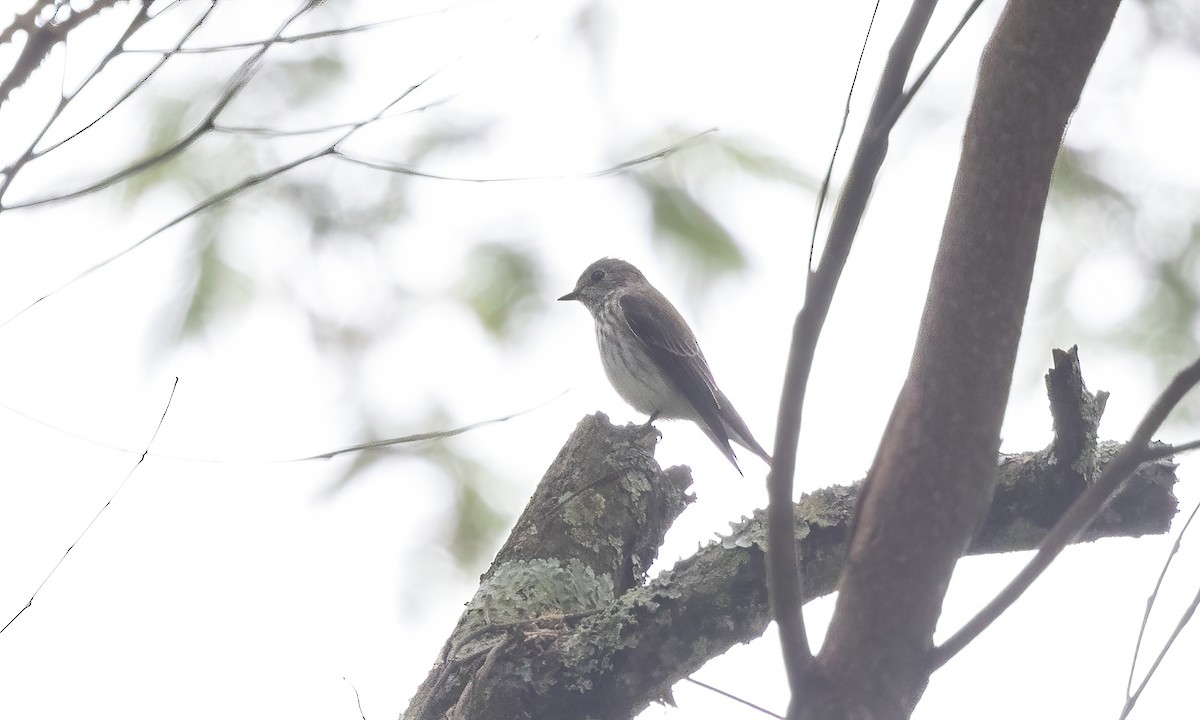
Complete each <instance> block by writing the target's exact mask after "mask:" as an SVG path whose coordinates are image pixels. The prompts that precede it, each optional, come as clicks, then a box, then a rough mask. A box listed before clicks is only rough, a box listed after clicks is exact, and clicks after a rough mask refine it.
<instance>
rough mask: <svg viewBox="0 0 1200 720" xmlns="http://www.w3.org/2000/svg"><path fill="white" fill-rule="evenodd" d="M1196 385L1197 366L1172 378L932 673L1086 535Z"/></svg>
mask: <svg viewBox="0 0 1200 720" xmlns="http://www.w3.org/2000/svg"><path fill="white" fill-rule="evenodd" d="M1197 383H1200V360H1197V361H1196V362H1194V363H1192V364H1191V365H1190V366H1188V367H1187V368H1186V369H1185V370H1184V371H1183V372H1181V373H1179V374H1178V375H1176V376H1175V379H1174V380H1172V381H1171V384H1170V385H1168V386H1167V389H1166V390H1164V391H1163V393H1162V395H1160V396H1159V397H1158V399H1157V400H1156V401H1155V403H1154V405H1153V406H1151V408H1150V410H1149V411H1148V412H1147V413H1146V417H1145V418H1143V419H1142V422H1141V423H1140V424H1139V425H1138V427H1137V430H1136V431H1135V432H1134V433H1133V437H1132V438H1131V439H1130V441H1129V443H1128V444H1127V445H1125V447H1123V448H1122V449H1121V452H1119V453H1118V454H1117V456H1116V457H1115V458H1113V460H1112V461H1111V462H1109V463H1108V464H1107V465H1106V466H1105V468H1104V472H1102V473H1101V474H1100V478H1099V479H1098V480H1097V481H1096V482H1095V483H1093V484H1092V485H1091V486H1089V487H1088V488H1087V491H1086V492H1084V493H1083V495H1081V496H1080V497H1079V498H1078V499H1077V500H1076V501H1075V502H1074V503H1073V504H1072V505H1071V507H1070V509H1068V510H1067V512H1066V514H1064V515H1063V516H1062V518H1061V519H1060V520H1059V521H1058V523H1057V524H1055V526H1054V528H1053V529H1052V530H1051V531H1050V533H1049V534H1048V535H1046V538H1045V539H1044V540H1043V541H1042V543H1041V545H1040V546H1039V547H1038V552H1037V554H1036V555H1034V557H1033V559H1032V560H1030V561H1029V564H1028V565H1026V566H1025V567H1024V568H1022V569H1021V572H1019V573H1018V574H1017V576H1016V577H1015V578H1013V580H1012V582H1010V583H1009V584H1008V585H1007V586H1006V587H1005V588H1004V589H1003V590H1001V591H1000V593H999V594H998V595H996V597H995V598H994V599H993V600H992V601H991V602H990V603H988V604H987V606H986V607H984V608H983V609H982V610H980V611H979V613H978V614H977V615H975V617H973V618H971V619H970V620H969V621H968V622H967V624H966V625H964V626H963V627H962V629H961V630H959V631H958V632H956V633H954V635H953V636H951V637H950V639H948V640H947V641H946V642H945V643H943V644H942V645H940V646H939V647H938V648H937V649H936V650H935V651H934V652H933V658H932V662H933V666H934V667H940V666H941V665H943V664H945V663H946V661H947V660H949V659H950V658H952V657H954V656H955V655H956V654H958V652H959V651H961V650H962V649H963V648H964V647H966V646H967V645H968V644H969V643H970V642H971V641H972V640H974V639H975V638H976V637H978V636H979V634H980V633H981V632H983V631H984V630H985V629H987V627H988V626H989V625H991V624H992V622H993V621H994V620H995V619H996V618H998V617H1000V615H1001V614H1002V613H1003V612H1004V611H1005V610H1007V609H1008V608H1009V606H1011V605H1012V604H1013V603H1014V602H1016V600H1017V598H1019V597H1021V595H1022V594H1024V592H1025V591H1026V590H1027V589H1028V588H1029V586H1030V585H1032V584H1033V581H1034V580H1036V579H1037V578H1038V576H1040V575H1041V574H1042V572H1043V571H1044V570H1045V569H1046V568H1047V567H1049V566H1050V563H1051V562H1053V561H1054V558H1056V557H1058V555H1059V553H1061V552H1062V550H1063V548H1064V547H1066V546H1067V545H1068V544H1069V543H1071V542H1072V541H1074V540H1075V538H1076V537H1078V536H1079V534H1080V533H1082V532H1083V531H1084V530H1086V529H1087V527H1088V525H1089V524H1090V523H1091V522H1092V520H1093V519H1094V518H1095V517H1096V516H1097V515H1098V514H1099V513H1100V510H1101V509H1102V508H1103V507H1104V505H1105V503H1106V502H1107V501H1108V498H1109V496H1110V495H1112V494H1113V493H1114V492H1115V491H1116V489H1117V488H1118V487H1119V486H1120V484H1121V483H1122V482H1124V481H1125V479H1126V478H1127V477H1129V475H1130V473H1132V472H1133V471H1134V470H1135V469H1136V468H1137V467H1138V466H1139V465H1140V464H1141V463H1143V462H1145V461H1146V460H1147V459H1148V458H1149V457H1151V456H1152V455H1153V454H1154V453H1155V450H1156V448H1154V447H1152V446H1151V444H1150V441H1151V438H1152V437H1153V434H1154V433H1155V432H1157V431H1158V428H1159V426H1161V425H1162V423H1163V421H1164V420H1166V418H1167V414H1168V413H1169V412H1170V411H1171V409H1172V408H1174V407H1175V406H1176V405H1177V404H1179V401H1180V400H1182V399H1183V396H1184V395H1185V394H1187V392H1188V391H1189V390H1191V389H1192V388H1193V387H1195V386H1196V384H1197Z"/></svg>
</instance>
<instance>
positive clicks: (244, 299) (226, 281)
mask: <svg viewBox="0 0 1200 720" xmlns="http://www.w3.org/2000/svg"><path fill="white" fill-rule="evenodd" d="M225 217H226V215H225V213H224V212H219V211H214V212H212V213H209V214H207V215H203V216H201V219H200V222H199V227H198V228H197V230H196V234H195V235H194V236H193V239H192V242H193V243H194V244H195V246H196V264H195V268H194V274H195V283H194V285H193V286H192V292H191V296H190V297H189V299H188V303H187V309H186V311H185V312H184V318H183V328H182V329H183V332H184V334H185V335H186V334H191V333H195V332H197V331H199V330H202V329H204V328H205V327H207V325H208V324H209V322H210V321H212V320H213V319H214V318H215V317H218V316H220V315H221V314H222V313H228V312H231V311H235V310H237V309H240V308H242V307H244V306H245V305H246V304H248V303H249V301H250V300H251V299H252V298H253V296H254V287H255V284H254V280H253V279H252V278H249V277H246V276H245V275H244V274H242V273H241V272H238V271H237V270H235V269H234V268H233V267H231V266H230V265H229V264H228V263H226V262H225V259H224V257H223V256H222V254H221V250H220V236H221V229H222V227H223V226H224V220H225Z"/></svg>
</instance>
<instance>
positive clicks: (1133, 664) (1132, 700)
mask: <svg viewBox="0 0 1200 720" xmlns="http://www.w3.org/2000/svg"><path fill="white" fill-rule="evenodd" d="M1198 510H1200V503H1197V504H1196V507H1194V508H1192V512H1191V514H1190V515H1188V519H1187V522H1185V523H1184V524H1183V529H1181V530H1180V531H1179V535H1178V536H1177V537H1176V538H1175V543H1174V544H1173V545H1171V552H1170V553H1168V554H1167V560H1166V562H1164V563H1163V566H1162V572H1160V573H1159V574H1158V581H1157V582H1155V583H1154V590H1153V591H1151V593H1150V597H1148V598H1146V612H1145V613H1143V614H1142V625H1141V627H1140V628H1138V636H1137V642H1136V643H1135V644H1134V646H1133V657H1132V658H1131V659H1130V660H1129V680H1128V681H1126V683H1125V706H1124V708H1122V709H1121V718H1120V720H1125V717H1126V716H1128V715H1129V712H1130V711H1131V710H1133V706H1134V704H1136V703H1137V700H1138V697H1139V696H1140V695H1141V694H1142V690H1143V689H1144V688H1145V687H1146V684H1147V683H1149V682H1150V677H1151V676H1152V675H1153V674H1154V671H1155V669H1156V668H1157V667H1158V664H1159V662H1160V661H1161V660H1162V658H1163V656H1164V655H1166V651H1167V648H1169V647H1170V645H1171V643H1170V642H1168V643H1167V645H1166V647H1164V648H1163V649H1162V651H1161V652H1160V653H1159V655H1158V659H1157V660H1155V661H1154V665H1153V666H1151V668H1150V670H1149V671H1148V672H1147V673H1146V677H1144V678H1142V682H1141V684H1140V685H1138V689H1137V692H1136V693H1135V692H1133V673H1134V670H1135V669H1136V668H1137V661H1138V654H1139V653H1140V652H1141V650H1142V639H1143V638H1144V637H1145V635H1146V625H1148V624H1149V623H1150V611H1151V610H1153V609H1154V602H1155V600H1157V599H1158V590H1159V588H1161V587H1162V584H1163V580H1164V579H1165V578H1166V577H1167V570H1169V569H1170V567H1171V561H1172V560H1174V559H1175V555H1176V554H1177V553H1178V552H1179V546H1180V545H1181V544H1182V543H1183V536H1184V535H1186V534H1187V531H1188V528H1189V527H1190V526H1191V524H1192V521H1193V520H1195V519H1196V511H1198ZM1189 615H1190V613H1189ZM1175 634H1178V632H1176V633H1175ZM1174 639H1175V636H1174V635H1172V636H1171V641H1174Z"/></svg>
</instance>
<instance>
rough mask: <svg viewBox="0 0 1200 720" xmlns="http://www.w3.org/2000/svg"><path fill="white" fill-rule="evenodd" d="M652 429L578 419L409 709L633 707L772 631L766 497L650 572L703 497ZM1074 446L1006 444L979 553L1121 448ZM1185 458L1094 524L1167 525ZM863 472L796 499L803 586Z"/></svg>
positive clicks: (1152, 466) (1008, 547)
mask: <svg viewBox="0 0 1200 720" xmlns="http://www.w3.org/2000/svg"><path fill="white" fill-rule="evenodd" d="M1055 358H1056V363H1059V364H1058V368H1057V369H1056V370H1055V371H1052V374H1051V376H1048V380H1047V383H1048V386H1049V388H1050V394H1051V396H1052V397H1053V396H1055V395H1057V396H1059V397H1060V398H1069V397H1073V398H1074V400H1073V401H1065V400H1064V401H1061V402H1059V403H1058V408H1059V409H1058V410H1056V411H1055V418H1056V419H1055V427H1056V428H1063V429H1067V430H1066V432H1068V433H1074V435H1072V436H1075V435H1078V433H1076V432H1075V431H1076V430H1077V429H1078V428H1084V427H1091V428H1092V429H1093V431H1094V428H1095V423H1096V422H1097V421H1098V420H1099V414H1098V413H1095V412H1092V411H1090V410H1089V408H1092V409H1094V406H1095V397H1096V396H1093V395H1091V394H1090V393H1088V392H1087V391H1086V389H1085V388H1084V386H1083V383H1082V380H1081V379H1080V380H1079V381H1078V382H1077V383H1073V378H1079V377H1080V376H1079V370H1078V359H1077V358H1076V357H1075V355H1074V352H1073V351H1072V352H1071V353H1057V352H1056V356H1055ZM1072 414H1074V415H1075V417H1074V419H1072V417H1071V415H1072ZM1083 435H1085V436H1086V435H1088V433H1087V432H1086V431H1085V432H1084V433H1083ZM1092 436H1093V437H1094V434H1093V435H1092ZM655 440H656V434H655V431H654V430H653V429H652V428H646V427H644V426H634V425H631V426H626V427H622V428H617V427H613V426H611V425H610V424H608V422H607V420H606V418H604V416H603V415H593V416H590V417H587V418H585V419H584V420H583V421H582V422H581V423H580V425H579V428H578V429H577V430H576V432H575V433H574V435H572V437H571V439H570V440H568V442H567V445H566V446H565V447H564V448H563V451H562V452H561V453H560V454H559V457H558V459H557V460H555V462H554V464H553V465H552V466H551V468H550V470H549V471H548V472H547V473H546V476H545V478H544V479H543V480H542V483H541V485H540V486H539V487H538V489H537V490H536V491H535V493H534V497H533V499H532V500H531V501H530V504H529V506H528V508H527V509H526V511H525V513H524V514H523V515H522V517H521V519H520V520H519V521H518V523H517V526H516V527H515V528H514V530H513V533H512V535H511V536H510V538H509V541H508V543H506V545H505V546H504V548H503V549H502V550H501V551H500V553H499V554H498V555H497V558H496V561H495V563H494V564H493V566H492V568H491V569H490V570H489V571H488V572H487V573H485V574H484V575H483V577H482V579H481V584H480V588H479V591H478V593H477V595H476V597H475V599H473V600H472V601H471V602H470V603H469V604H468V606H467V609H466V611H465V612H464V613H463V617H462V619H461V620H460V622H459V626H458V628H457V629H456V630H455V631H454V633H453V634H452V636H451V638H450V639H449V640H448V641H447V643H446V647H445V648H444V649H443V651H442V653H441V656H440V657H439V659H438V662H437V664H436V665H435V666H434V668H433V670H432V671H431V672H430V674H429V677H428V678H427V679H426V681H425V683H424V684H423V685H422V687H421V688H420V690H419V691H418V693H417V695H416V696H415V697H414V698H413V701H412V703H411V705H410V707H409V709H408V711H407V712H406V713H405V716H404V717H406V718H410V719H411V718H442V717H446V716H447V715H448V716H450V717H453V718H464V719H466V718H481V719H482V718H489V719H490V718H521V717H530V718H551V719H558V718H563V719H567V718H571V719H582V718H628V717H631V716H633V715H635V714H636V713H637V712H639V711H640V710H642V709H643V708H645V707H646V706H647V705H648V704H649V703H651V702H653V701H655V700H656V699H662V698H669V697H670V689H671V686H672V685H673V684H674V683H676V682H678V681H679V680H680V679H681V678H683V677H684V676H686V675H689V674H691V673H692V672H694V671H695V670H697V669H699V668H700V667H701V666H702V665H703V664H704V663H705V662H706V661H708V660H709V659H711V658H713V657H716V656H718V655H721V654H723V653H724V652H725V651H726V650H728V649H729V648H730V647H732V646H733V645H735V644H737V643H744V642H748V641H750V640H752V639H754V638H756V637H758V636H759V635H761V634H762V632H763V631H764V630H765V629H766V627H767V624H768V622H769V620H770V612H769V608H768V603H767V592H766V570H765V565H764V557H765V555H764V548H765V547H766V543H767V540H766V525H765V517H764V513H763V512H762V511H759V512H757V513H755V515H754V516H753V517H751V518H749V519H743V520H742V521H741V522H739V523H737V524H735V525H734V527H733V529H732V532H731V533H730V534H729V535H728V536H727V537H723V538H720V539H719V540H717V541H715V542H713V543H711V544H709V545H708V546H706V547H704V548H701V549H700V550H698V551H697V552H696V554H695V555H693V556H691V557H689V558H687V559H685V560H681V561H680V562H678V563H676V564H675V566H674V567H673V568H671V569H670V570H666V571H664V572H662V573H660V574H659V575H658V576H657V577H655V578H654V579H653V580H651V581H649V582H646V581H645V578H644V577H643V575H642V573H641V571H640V569H643V568H645V566H646V564H647V563H648V562H649V560H650V559H651V558H652V557H653V552H652V550H648V548H652V547H656V546H657V543H658V542H659V541H661V537H662V533H663V532H664V531H665V528H666V527H667V525H669V523H670V522H671V521H672V520H674V518H675V517H676V516H677V515H678V513H679V512H680V511H681V510H682V508H683V506H684V505H685V504H686V502H688V501H689V500H690V498H689V497H688V496H687V495H686V489H687V486H688V483H689V482H690V478H689V475H688V473H687V472H686V470H684V469H681V468H672V469H671V470H668V471H667V472H665V473H662V472H661V471H659V470H658V467H657V465H656V464H654V461H653V458H652V455H651V453H652V451H653V446H654V443H655ZM1065 444H1066V441H1063V442H1060V441H1059V439H1058V438H1057V437H1056V439H1055V442H1054V443H1053V444H1052V445H1051V446H1050V447H1049V448H1047V449H1045V450H1041V451H1036V452H1029V453H1021V454H1017V455H1003V456H1001V457H1000V462H999V465H998V467H999V469H998V475H999V484H998V489H997V493H996V502H995V503H993V505H992V508H991V511H990V512H989V514H988V516H987V518H986V520H985V521H984V523H983V525H982V527H981V529H980V532H979V534H978V536H977V538H976V541H975V542H974V543H973V544H972V545H971V547H970V549H969V551H968V552H971V553H983V552H1005V551H1012V550H1028V549H1032V548H1034V547H1035V546H1036V545H1037V543H1038V541H1039V540H1040V539H1041V536H1042V535H1043V534H1044V533H1045V531H1046V529H1048V527H1049V526H1050V525H1052V524H1053V522H1054V521H1055V520H1056V519H1057V516H1056V515H1054V514H1053V512H1048V511H1047V510H1046V508H1056V509H1058V510H1057V511H1058V512H1061V509H1062V508H1065V507H1066V506H1067V505H1069V504H1070V502H1071V500H1073V499H1074V497H1077V496H1078V495H1079V493H1081V492H1082V491H1083V489H1084V486H1085V484H1084V483H1076V482H1065V481H1064V477H1066V476H1068V475H1071V476H1072V477H1074V476H1077V474H1076V473H1075V471H1074V470H1073V469H1072V468H1074V467H1076V466H1090V467H1096V468H1101V467H1103V465H1104V463H1105V462H1107V460H1108V459H1109V458H1111V457H1112V455H1113V454H1115V452H1116V450H1117V448H1118V446H1117V445H1116V444H1115V443H1095V442H1090V443H1089V442H1085V443H1077V444H1076V445H1075V447H1078V455H1076V456H1072V457H1065V456H1063V455H1061V454H1059V453H1061V451H1060V450H1058V449H1057V448H1059V447H1061V446H1063V445H1065ZM994 462H995V460H994V459H993V463H994ZM1174 470H1175V465H1174V463H1171V462H1169V461H1160V462H1157V463H1147V464H1145V465H1143V466H1142V467H1141V468H1139V470H1138V472H1137V474H1136V475H1134V476H1133V477H1132V478H1131V479H1130V480H1129V482H1127V483H1126V484H1125V485H1124V486H1123V487H1122V489H1121V491H1120V492H1119V493H1118V494H1117V496H1116V497H1115V498H1114V499H1113V502H1112V503H1111V504H1110V507H1109V510H1108V512H1106V513H1105V514H1104V515H1103V516H1101V518H1100V519H1099V520H1098V521H1097V522H1096V523H1095V524H1094V525H1093V527H1092V528H1091V529H1090V530H1089V531H1088V533H1087V534H1086V539H1094V538H1096V537H1111V536H1137V535H1142V534H1145V533H1161V532H1165V531H1166V530H1167V529H1168V528H1169V527H1170V523H1171V519H1172V518H1173V517H1174V515H1175V511H1176V501H1175V497H1174V495H1173V494H1172V491H1171V489H1172V487H1173V485H1174V483H1175V473H1174ZM647 483H649V485H648V484H647ZM861 487H862V483H861V482H860V483H856V484H855V485H853V486H834V487H830V488H826V489H824V490H821V491H818V492H815V493H812V494H811V495H807V496H805V497H804V498H802V499H801V501H800V502H799V503H797V504H796V507H795V520H796V524H795V536H796V539H797V542H798V549H799V552H800V556H801V558H802V561H803V578H804V595H805V597H807V598H814V597H818V596H820V595H824V594H826V593H829V592H832V591H833V590H834V589H835V587H836V585H837V582H838V578H839V576H840V575H841V573H842V569H843V564H844V561H845V557H846V552H847V549H846V547H847V546H846V538H847V537H848V536H849V530H848V528H849V525H850V519H851V515H852V513H853V511H854V506H855V502H856V499H857V496H858V493H859V490H860V488H861ZM573 506H574V507H573ZM558 558H566V560H559V559H558ZM630 568H637V569H639V570H635V571H633V572H631V573H629V574H626V572H627V570H628V569H630ZM623 577H627V578H631V582H630V583H628V584H627V585H626V584H625V583H624V582H623V581H622V580H620V579H619V578H623ZM622 585H625V587H626V589H624V590H621V591H618V590H616V589H615V588H617V587H620V586H622Z"/></svg>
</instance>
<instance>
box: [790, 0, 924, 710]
mask: <svg viewBox="0 0 1200 720" xmlns="http://www.w3.org/2000/svg"><path fill="white" fill-rule="evenodd" d="M935 5H936V1H935V0H916V2H914V3H913V5H912V7H911V8H910V10H909V14H908V17H907V18H906V20H905V22H904V26H903V27H902V28H901V30H900V32H899V33H898V34H897V36H896V39H895V41H894V42H893V44H892V48H891V51H890V52H889V53H888V60H887V64H886V65H885V67H884V70H883V75H882V77H881V78H880V80H879V87H878V89H877V90H876V94H875V100H874V102H873V103H872V105H871V111H870V114H869V115H868V117H867V125H866V130H865V131H864V132H863V136H862V140H861V141H860V143H859V146H858V150H857V152H856V153H855V157H854V161H853V163H852V164H851V168H850V174H849V177H848V178H847V180H846V186H845V189H844V190H843V192H842V196H841V198H840V199H839V201H838V206H837V210H836V212H835V214H834V217H833V222H832V224H831V226H830V230H829V239H828V241H827V242H826V246H825V249H824V251H823V252H822V253H821V261H820V264H819V265H818V267H817V269H816V270H815V271H810V272H809V275H808V284H807V286H806V287H805V293H804V307H803V308H802V309H801V310H800V313H799V314H798V315H797V316H796V322H795V325H794V326H793V330H792V344H791V349H790V350H789V353H788V364H787V370H786V375H785V377H784V382H783V392H782V393H781V396H780V400H779V421H778V424H777V425H776V431H775V449H774V454H773V457H774V460H773V461H772V463H771V470H770V473H769V474H768V475H767V490H768V494H769V496H770V503H769V505H768V509H767V513H768V517H769V519H770V522H769V526H770V533H771V538H770V545H769V547H770V550H769V552H768V554H767V569H768V577H769V578H770V582H769V583H768V588H769V589H770V593H771V607H772V610H773V613H774V615H775V620H776V622H778V623H779V634H780V640H781V642H782V646H783V660H784V664H785V665H786V666H787V671H788V682H789V685H790V687H791V692H792V698H793V703H794V702H796V700H797V698H799V697H804V696H807V695H809V694H810V693H808V692H806V688H805V685H806V684H807V683H808V681H807V680H806V676H808V675H809V671H810V666H811V665H812V651H811V650H810V649H809V647H808V639H807V637H806V636H805V630H804V618H803V614H802V612H803V611H802V605H803V597H802V595H801V592H800V588H801V578H800V570H799V564H798V562H797V558H796V546H795V543H792V542H789V541H788V538H789V537H790V536H791V533H792V524H793V522H794V520H793V517H792V503H793V498H792V494H793V487H794V485H793V483H794V476H795V472H796V445H797V442H798V441H799V436H800V421H801V416H802V412H803V407H804V396H805V391H806V387H807V385H808V377H809V374H810V373H811V371H812V362H813V356H814V354H815V353H816V346H817V340H818V338H819V337H820V335H821V328H822V327H823V326H824V324H825V318H826V316H827V315H828V313H829V306H830V303H832V301H833V294H834V292H835V290H836V289H837V283H838V280H839V278H840V277H841V274H842V268H844V267H845V265H846V259H847V257H848V256H849V254H850V246H851V245H852V244H853V242H854V235H855V233H856V232H857V231H858V225H859V222H860V221H861V220H862V216H863V213H864V212H865V211H866V206H867V198H868V197H870V194H871V188H872V186H873V185H874V181H875V176H876V175H877V174H878V172H879V168H880V166H881V165H882V164H883V158H884V157H885V156H886V154H887V143H888V141H887V137H888V132H889V131H890V129H891V126H890V125H883V124H881V123H883V122H884V121H885V120H886V119H887V115H886V112H887V110H888V109H889V108H891V107H892V105H893V104H894V103H895V100H896V98H898V97H899V96H900V93H901V92H903V90H904V79H905V78H906V77H907V75H908V71H909V68H910V67H911V65H912V58H913V54H914V53H915V52H916V48H917V45H918V44H919V43H920V40H921V36H922V35H923V34H924V32H925V27H926V25H927V24H928V22H929V17H930V15H932V14H933V8H934V6H935Z"/></svg>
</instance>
